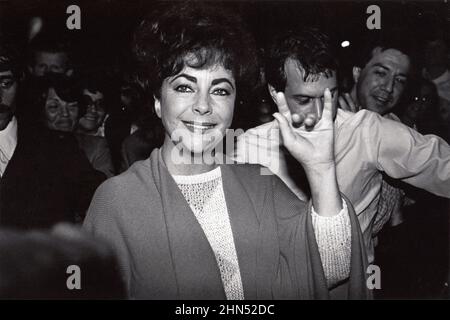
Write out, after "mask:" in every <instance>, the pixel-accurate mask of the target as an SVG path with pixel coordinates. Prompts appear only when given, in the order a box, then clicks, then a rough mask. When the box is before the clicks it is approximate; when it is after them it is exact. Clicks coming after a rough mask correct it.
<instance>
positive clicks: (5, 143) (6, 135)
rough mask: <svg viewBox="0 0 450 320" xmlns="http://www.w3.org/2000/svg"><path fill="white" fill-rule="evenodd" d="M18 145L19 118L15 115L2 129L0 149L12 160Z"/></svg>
mask: <svg viewBox="0 0 450 320" xmlns="http://www.w3.org/2000/svg"><path fill="white" fill-rule="evenodd" d="M16 146H17V119H16V117H13V118H12V119H11V121H10V122H9V123H8V126H7V127H6V128H5V129H4V130H2V131H0V150H1V151H2V153H3V154H4V155H5V156H6V157H7V159H8V161H9V160H11V158H12V155H13V153H14V150H15V149H16Z"/></svg>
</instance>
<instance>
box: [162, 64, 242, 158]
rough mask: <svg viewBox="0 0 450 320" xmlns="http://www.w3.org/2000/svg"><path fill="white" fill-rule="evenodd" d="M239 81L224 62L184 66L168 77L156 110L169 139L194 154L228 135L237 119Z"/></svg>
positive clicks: (205, 149)
mask: <svg viewBox="0 0 450 320" xmlns="http://www.w3.org/2000/svg"><path fill="white" fill-rule="evenodd" d="M235 99H236V83H235V80H234V77H233V75H232V72H231V71H229V70H226V69H225V68H224V67H223V66H221V65H215V66H213V67H210V68H208V69H204V70H201V69H194V68H191V67H188V66H186V67H184V69H183V70H182V71H181V72H180V73H179V74H177V75H175V76H173V77H169V78H166V79H165V80H164V81H163V84H162V87H161V98H160V99H159V100H158V99H155V111H156V113H157V115H158V117H160V118H161V119H162V122H163V125H164V128H165V131H166V142H169V141H167V140H168V139H170V142H171V143H175V144H177V143H178V142H179V141H180V138H181V143H182V147H183V149H184V150H186V151H190V152H191V153H201V152H204V151H207V150H211V149H212V148H214V146H216V145H217V143H218V142H219V141H220V139H221V138H222V137H223V136H224V135H225V130H226V129H227V128H228V127H229V126H230V125H231V121H232V119H233V110H234V101H235Z"/></svg>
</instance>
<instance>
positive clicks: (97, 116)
mask: <svg viewBox="0 0 450 320" xmlns="http://www.w3.org/2000/svg"><path fill="white" fill-rule="evenodd" d="M83 98H84V100H85V101H86V114H85V115H84V116H83V117H81V118H80V120H79V122H78V124H79V126H80V128H81V129H83V130H86V131H95V130H97V129H98V128H99V127H100V126H101V125H102V123H103V120H104V119H105V116H106V110H105V106H104V104H103V103H104V96H103V94H102V93H101V92H99V91H96V92H91V91H89V90H87V89H84V90H83Z"/></svg>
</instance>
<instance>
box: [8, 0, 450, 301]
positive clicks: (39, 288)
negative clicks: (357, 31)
mask: <svg viewBox="0 0 450 320" xmlns="http://www.w3.org/2000/svg"><path fill="white" fill-rule="evenodd" d="M384 31H385V32H383V33H376V36H374V37H373V38H367V39H365V41H364V43H362V44H361V48H359V50H357V56H355V58H354V61H353V65H352V70H351V72H350V73H344V72H342V68H341V65H340V62H339V58H338V56H339V55H338V54H337V50H336V46H335V42H334V41H333V40H332V39H331V37H330V35H328V34H327V33H326V32H325V31H323V30H322V29H321V28H319V27H302V28H294V29H293V28H289V29H286V30H283V31H282V32H281V31H280V32H278V33H277V34H276V35H275V36H274V37H273V38H271V39H270V40H269V41H268V45H267V46H266V47H265V48H261V49H258V48H257V45H256V42H255V39H254V35H253V34H252V33H250V32H249V31H247V29H246V26H245V23H244V22H243V21H242V20H241V19H240V17H239V15H238V14H237V13H235V12H233V11H229V10H225V8H224V9H223V10H217V8H214V7H213V6H211V4H207V3H201V2H195V3H188V4H183V3H179V2H175V3H174V4H172V3H164V4H163V5H160V6H159V7H157V8H154V9H153V10H152V12H150V14H149V15H148V16H146V17H145V18H144V19H143V20H142V22H141V23H140V24H139V25H137V26H136V29H135V31H134V33H133V35H132V39H131V48H130V52H129V55H130V57H133V59H130V60H132V63H131V64H128V63H127V64H124V65H123V66H122V67H123V68H122V70H120V71H119V72H116V73H115V78H112V77H111V75H110V74H105V73H104V72H101V71H99V70H95V69H93V68H88V67H85V68H83V66H82V65H81V66H80V65H79V64H75V63H74V58H73V52H72V49H71V44H70V41H68V40H67V39H65V38H63V37H61V36H60V34H59V33H57V32H52V30H45V31H42V32H37V33H36V34H33V35H32V36H30V38H29V41H28V44H27V52H26V54H23V53H22V52H19V51H18V50H17V48H16V46H15V44H14V43H12V42H11V41H10V39H2V38H0V177H1V179H0V239H2V241H0V256H1V259H0V298H30V297H31V298H33V297H35V298H131V299H229V300H239V299H328V298H337V299H371V298H373V296H374V295H375V297H377V293H375V294H374V292H373V290H372V289H373V288H370V287H369V286H367V278H368V276H370V274H368V271H367V270H368V266H369V265H371V264H379V261H382V257H381V258H380V257H377V253H376V246H377V244H378V236H379V235H380V234H381V235H382V234H383V231H384V230H382V229H388V228H389V227H388V226H389V225H392V226H396V225H401V224H402V223H404V221H407V220H408V219H409V217H410V216H413V215H414V214H420V215H421V216H424V217H425V219H426V215H427V214H429V212H428V211H431V208H432V209H433V210H434V212H438V213H439V214H440V215H441V216H445V217H447V214H448V213H449V212H450V203H449V201H448V198H450V146H449V144H448V143H449V141H450V96H449V95H450V78H449V54H448V45H447V42H446V40H447V39H446V38H445V34H444V33H443V32H441V31H443V30H440V29H438V30H436V32H435V33H433V34H431V35H429V37H428V38H427V39H422V41H423V43H424V45H423V46H422V48H421V49H422V51H423V52H421V51H420V50H421V49H419V48H418V47H417V46H415V45H414V43H413V42H412V41H411V39H410V38H408V37H406V36H405V34H399V33H396V32H394V31H393V30H384ZM418 55H422V56H423V59H417V56H418ZM130 65H131V66H130ZM341 73H342V75H341ZM346 74H351V78H348V77H346ZM117 75H119V76H117ZM343 83H346V84H347V88H348V89H349V90H347V91H348V92H345V90H343V88H344V87H345V86H344V85H343ZM349 83H350V84H351V85H350V86H349V85H348V84H349ZM261 97H262V98H261ZM230 128H233V129H244V130H245V133H243V134H241V135H239V136H234V137H231V140H232V141H231V142H232V144H231V145H232V146H235V147H229V146H230V144H229V142H230V141H229V140H230V139H229V137H228V136H227V132H228V129H230ZM223 145H225V148H222V146H223ZM206 154H211V155H212V159H213V161H212V162H211V161H206V157H205V155H206ZM411 212H412V213H411ZM446 219H447V218H446ZM445 221H447V220H445ZM67 223H69V224H70V225H68V224H67ZM446 240H447V242H446V243H445V244H443V247H445V248H447V252H444V253H443V254H444V255H446V257H447V260H448V250H450V249H449V248H448V239H446ZM443 241H445V239H444V240H443ZM389 245H391V246H395V243H390V244H389ZM429 250H433V248H429ZM413 259H414V258H413ZM29 261H33V262H32V264H33V265H35V266H36V268H35V269H34V270H33V272H32V273H29V274H28V273H27V272H25V270H24V265H27V264H29V263H30V262H29ZM69 265H79V266H81V268H82V269H83V270H86V273H83V274H86V276H83V277H87V279H88V280H86V281H87V286H85V287H84V291H82V293H80V292H77V291H76V290H75V291H67V290H68V289H67V288H66V278H67V274H66V268H67V267H68V266H69ZM447 267H448V266H447ZM104 269H107V271H106V272H104V271H103V270H104ZM447 272H448V268H447ZM99 273H100V274H102V276H101V277H98V278H97V277H96V276H95V275H97V274H99ZM36 279H39V281H37V280H36ZM441 280H442V282H445V281H447V278H445V277H443V278H442V279H441ZM394 281H395V280H394Z"/></svg>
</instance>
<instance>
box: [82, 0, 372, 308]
mask: <svg viewBox="0 0 450 320" xmlns="http://www.w3.org/2000/svg"><path fill="white" fill-rule="evenodd" d="M134 53H135V55H136V57H137V58H138V61H139V63H140V65H141V77H142V79H141V82H142V83H145V84H146V85H147V88H148V90H149V92H150V94H152V95H153V96H154V98H155V99H154V100H155V104H154V107H155V111H156V114H157V115H158V117H159V118H161V121H162V123H163V126H164V129H165V140H164V144H163V146H162V147H161V149H155V150H154V151H153V152H152V154H151V155H150V158H149V159H146V160H143V161H138V162H135V163H134V164H133V165H132V166H131V167H130V168H129V169H128V170H127V171H126V172H124V173H123V174H121V175H119V176H116V177H114V178H112V179H109V180H108V181H106V182H105V183H104V184H103V185H102V186H100V188H99V189H98V190H97V192H96V194H95V196H94V199H93V201H92V203H91V206H90V208H89V212H88V215H87V217H86V220H85V222H84V228H85V229H86V230H88V231H90V232H91V233H93V234H94V235H95V236H96V237H99V238H104V239H106V240H107V241H109V243H110V244H111V245H112V246H113V248H114V249H115V251H116V253H117V255H118V258H119V261H120V266H121V270H122V275H123V277H124V280H125V283H126V287H127V293H128V296H129V297H130V298H137V299H281V298H290V299H314V298H330V293H329V290H328V289H329V288H333V287H334V286H336V285H337V284H340V283H342V282H346V281H347V280H348V281H347V282H346V284H347V285H348V288H349V290H345V288H346V287H344V289H343V290H342V291H341V293H342V296H340V297H341V298H344V297H345V298H367V297H369V296H370V294H369V292H368V291H367V288H366V287H365V273H364V268H365V266H364V263H365V260H364V257H365V254H363V253H362V252H361V250H364V249H363V246H362V240H361V235H360V233H359V229H358V225H357V220H356V217H355V216H354V214H353V211H352V208H351V204H349V203H346V202H345V201H342V200H341V198H340V196H339V192H338V189H337V182H336V176H335V171H334V170H335V166H334V162H333V161H332V162H331V163H329V164H327V168H328V169H326V170H325V169H324V168H323V167H321V168H319V166H313V167H314V168H311V169H312V170H313V171H315V172H318V173H319V176H320V177H317V176H316V175H314V174H312V175H311V179H314V181H313V182H314V186H319V185H320V186H321V187H324V188H325V189H323V190H326V192H322V194H323V196H322V197H320V199H319V200H317V201H316V202H314V201H313V202H314V208H317V213H316V212H315V210H314V208H312V206H311V204H309V205H308V204H307V203H304V202H302V201H300V200H299V199H298V198H297V197H296V196H295V195H294V194H293V193H291V192H290V191H289V189H288V188H287V187H286V186H285V185H284V184H283V182H281V180H279V179H278V178H277V177H276V176H273V175H266V176H263V175H260V169H261V168H260V167H258V166H254V165H246V164H231V165H229V164H226V165H224V164H223V163H224V162H213V163H206V162H195V161H194V162H192V161H191V160H192V158H195V157H196V156H197V155H201V154H204V153H205V152H209V151H210V150H211V149H214V147H215V146H216V145H217V143H218V142H219V141H220V140H221V139H222V138H223V136H224V135H225V131H226V129H227V128H228V127H229V126H230V124H231V122H232V118H233V112H234V105H235V101H236V96H237V95H238V94H239V92H242V91H245V90H248V88H251V87H252V84H254V83H255V81H252V80H256V78H257V75H258V70H259V69H258V68H257V66H256V63H255V62H256V58H255V57H256V54H255V49H254V45H253V40H252V39H251V37H250V36H249V35H248V34H247V32H246V31H245V29H244V28H243V24H242V22H241V21H240V20H239V19H238V18H237V17H236V14H234V13H232V12H228V11H226V10H224V8H222V7H221V6H218V5H205V4H204V3H197V2H194V3H191V2H190V3H188V4H180V3H175V4H172V5H170V6H169V7H164V8H162V9H161V10H159V11H156V13H154V14H153V15H152V16H150V17H148V18H146V19H145V20H144V21H143V22H142V23H141V24H140V25H139V27H138V29H137V31H136V33H135V37H134ZM324 99H325V102H324V105H325V106H326V108H325V111H324V113H323V117H322V120H321V121H322V123H325V125H326V126H327V128H328V127H332V123H331V111H330V109H331V107H330V105H331V103H330V101H329V100H331V94H330V92H329V91H328V95H325V98H324ZM277 117H278V118H279V119H280V120H281V121H280V127H281V128H282V131H283V136H285V135H288V134H291V135H294V140H296V139H297V140H298V141H297V140H296V141H297V142H295V143H294V144H296V146H300V148H301V147H304V146H302V145H301V143H304V141H303V140H301V139H300V138H299V137H295V133H293V132H292V131H291V130H292V128H291V127H290V126H289V125H287V124H286V123H287V122H285V121H287V120H286V118H280V117H281V115H278V116H277ZM283 117H284V116H283ZM323 132H325V133H326V134H329V133H330V130H324V131H323ZM331 132H332V131H331ZM318 134H319V135H320V134H321V133H320V132H319V133H318ZM217 137H218V138H220V139H216V138H217ZM213 138H214V139H213ZM322 141H324V140H322ZM327 141H328V140H327ZM307 143H308V144H314V141H307ZM326 148H327V151H329V150H328V149H330V150H331V148H332V145H331V144H330V145H327V146H326ZM179 149H182V150H183V151H186V152H183V153H182V154H181V157H182V158H183V159H182V160H184V161H179V160H180V159H176V155H179V153H178V152H174V150H175V151H176V150H179ZM305 150H306V149H305ZM328 153H329V152H328ZM328 153H327V154H328ZM307 154H308V153H307ZM305 157H307V156H305ZM219 158H220V157H219ZM322 169H323V170H322ZM316 189H317V187H316ZM316 191H317V192H318V190H316ZM347 208H348V209H347ZM316 237H317V239H318V240H317V241H318V242H319V243H320V245H319V246H318V245H317V242H316ZM324 239H334V240H331V242H328V243H324V242H323V241H322V240H324ZM332 241H334V243H332ZM329 245H330V246H329ZM324 247H330V248H331V249H330V250H329V251H323V250H322V249H323V248H324ZM321 256H323V263H322V260H321ZM324 270H325V272H324ZM350 270H351V272H350Z"/></svg>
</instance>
